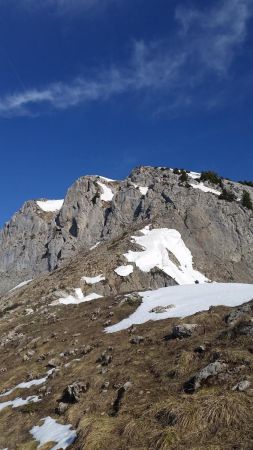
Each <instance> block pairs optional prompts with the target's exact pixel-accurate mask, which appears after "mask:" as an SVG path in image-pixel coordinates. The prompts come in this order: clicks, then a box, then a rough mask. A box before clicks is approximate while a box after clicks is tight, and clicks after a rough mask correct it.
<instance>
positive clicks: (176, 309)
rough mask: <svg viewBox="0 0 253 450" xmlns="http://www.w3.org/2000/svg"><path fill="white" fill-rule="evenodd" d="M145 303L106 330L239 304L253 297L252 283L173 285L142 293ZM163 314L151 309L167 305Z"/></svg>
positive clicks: (123, 328)
mask: <svg viewBox="0 0 253 450" xmlns="http://www.w3.org/2000/svg"><path fill="white" fill-rule="evenodd" d="M139 295H140V296H141V297H142V299H143V300H142V303H141V305H140V306H139V307H138V308H137V310H136V311H135V312H134V313H133V314H131V315H130V316H129V317H128V318H127V319H123V320H122V321H121V322H119V323H117V324H115V325H112V326H110V327H107V328H106V329H105V332H106V333H115V332H116V331H121V330H125V329H127V328H129V327H130V326H131V325H134V324H135V325H136V324H141V323H145V322H148V321H149V320H153V321H156V320H162V319H168V318H171V317H186V316H190V315H192V314H195V313H197V312H199V311H206V310H208V309H209V308H210V306H219V305H224V306H231V307H232V306H239V305H241V304H242V303H245V302H247V301H250V300H251V299H252V298H253V284H239V283H206V284H194V285H190V286H170V287H165V288H160V289H157V290H154V291H146V292H139ZM168 305H169V306H170V307H169V308H168V309H166V310H165V311H163V312H161V313H157V312H152V310H154V308H156V307H158V306H160V307H163V306H166V307H168Z"/></svg>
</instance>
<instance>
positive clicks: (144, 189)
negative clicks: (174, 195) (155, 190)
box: [133, 183, 149, 195]
mask: <svg viewBox="0 0 253 450" xmlns="http://www.w3.org/2000/svg"><path fill="white" fill-rule="evenodd" d="M133 185H134V187H135V188H136V189H139V191H140V193H141V195H146V194H147V192H148V190H149V188H148V187H147V186H139V185H138V184H135V183H133Z"/></svg>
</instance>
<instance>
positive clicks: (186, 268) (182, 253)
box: [124, 227, 208, 284]
mask: <svg viewBox="0 0 253 450" xmlns="http://www.w3.org/2000/svg"><path fill="white" fill-rule="evenodd" d="M141 232H142V234H143V236H132V239H133V242H135V243H136V244H139V245H140V246H141V247H142V248H143V250H142V251H139V252H133V251H129V252H128V253H126V254H124V256H125V257H126V259H127V260H128V261H129V262H134V263H135V264H136V266H137V267H139V268H140V269H141V270H142V271H143V272H149V271H150V270H151V269H153V268H154V267H158V268H159V269H161V270H162V271H163V272H165V273H166V274H167V275H169V276H170V277H172V278H173V279H174V280H175V281H176V283H178V284H192V283H195V282H196V281H198V282H199V283H204V282H206V281H208V280H207V278H206V277H205V276H204V275H203V274H202V273H200V272H198V271H197V270H194V269H193V267H192V254H191V252H190V250H189V249H188V248H187V247H186V245H185V244H184V242H183V240H182V238H181V235H180V233H179V232H178V231H177V230H173V229H168V228H157V229H154V230H149V228H148V227H145V228H144V229H143V230H141ZM169 252H170V253H171V254H172V257H171V255H170V254H169Z"/></svg>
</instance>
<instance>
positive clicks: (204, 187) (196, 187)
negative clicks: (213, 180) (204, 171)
mask: <svg viewBox="0 0 253 450" xmlns="http://www.w3.org/2000/svg"><path fill="white" fill-rule="evenodd" d="M190 186H191V187H193V188H194V189H200V191H203V192H210V193H211V194H215V195H220V194H221V192H220V191H217V190H216V189H212V188H209V187H207V186H205V185H204V184H203V183H198V184H193V183H190Z"/></svg>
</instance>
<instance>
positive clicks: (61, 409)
mask: <svg viewBox="0 0 253 450" xmlns="http://www.w3.org/2000/svg"><path fill="white" fill-rule="evenodd" d="M68 407H69V405H68V403H64V402H60V403H59V405H58V406H57V408H56V409H55V412H56V414H59V416H61V415H62V414H64V413H65V412H66V411H67V409H68Z"/></svg>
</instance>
